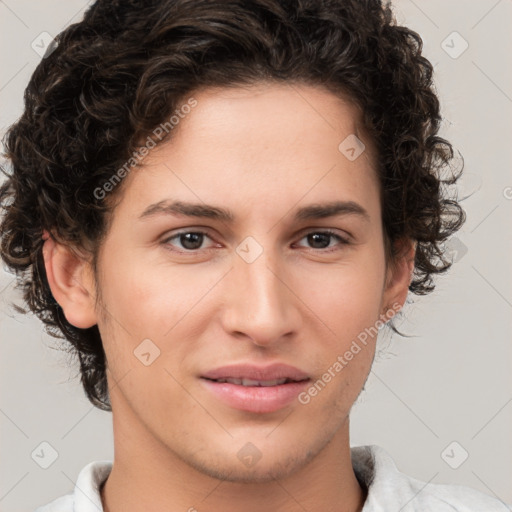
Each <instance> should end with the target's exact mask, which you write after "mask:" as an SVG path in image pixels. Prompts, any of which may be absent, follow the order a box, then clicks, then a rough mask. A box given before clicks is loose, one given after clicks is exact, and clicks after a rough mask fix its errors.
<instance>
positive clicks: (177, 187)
mask: <svg viewBox="0 0 512 512" xmlns="http://www.w3.org/2000/svg"><path fill="white" fill-rule="evenodd" d="M190 98H193V99H194V100H195V102H196V106H195V107H194V108H193V109H188V112H189V113H187V114H186V115H183V116H182V117H180V120H179V124H178V125H177V126H176V127H175V128H174V131H173V133H172V134H171V138H170V139H167V140H165V141H164V142H162V143H160V144H159V145H157V146H156V147H155V148H154V149H152V150H151V152H150V154H149V155H148V156H147V157H146V158H145V159H144V161H143V165H142V166H141V167H140V168H137V169H136V170H135V171H133V172H132V173H130V175H129V176H128V177H127V178H125V179H126V180H127V181H128V182H129V183H126V184H125V186H126V187H125V193H126V195H127V196H128V197H127V198H128V200H129V203H130V204H131V205H133V206H134V207H136V208H138V209H139V210H140V211H142V210H141V208H142V209H144V208H145V207H147V205H148V204H150V202H151V203H154V202H156V201H157V200H158V199H160V200H164V199H166V198H167V197H171V196H172V197H177V196H178V197H179V198H180V199H183V200H193V201H194V202H200V201H204V202H206V203H209V204H219V203H229V204H230V205H232V206H233V209H234V210H235V209H236V204H237V203H238V204H239V205H240V206H244V205H248V204H251V205H253V206H256V205H258V206H264V205H267V206H268V207H270V208H274V209H275V206H276V201H278V202H282V203H283V204H285V203H287V202H290V203H297V201H299V200H300V198H301V197H305V196H307V198H306V197H305V199H308V200H309V202H318V201H319V200H323V199H325V200H332V201H334V200H337V199H342V200H343V199H344V200H351V199H352V197H350V196H354V195H355V196H357V195H361V193H362V192H364V191H365V190H367V189H368V188H369V187H373V188H378V184H377V182H376V174H375V171H374V161H375V159H374V153H373V147H372V143H371V141H370V140H369V139H368V138H367V137H366V136H365V135H364V132H362V130H361V126H360V124H359V118H360V112H359V110H358V107H357V106H356V105H355V104H353V103H351V102H349V101H347V100H346V98H341V97H340V96H338V95H334V94H333V93H331V92H329V91H327V90H325V89H324V88H321V87H315V86H307V85H298V84H274V83H263V84H258V85H251V86H243V87H230V88H207V89H203V90H199V91H195V92H193V93H191V94H190V96H187V97H185V98H184V99H183V102H184V103H186V102H187V101H188V100H190ZM347 141H348V142H347ZM355 141H359V142H361V143H362V144H364V151H362V152H361V153H360V154H359V155H357V154H356V158H352V157H353V153H352V154H350V153H346V150H347V149H349V150H350V149H351V147H350V146H353V148H352V149H355V151H357V153H359V152H360V150H361V148H360V147H358V146H357V142H355ZM327 196H329V197H327ZM343 196H346V197H343ZM123 202H125V200H124V199H123V201H122V203H123Z"/></svg>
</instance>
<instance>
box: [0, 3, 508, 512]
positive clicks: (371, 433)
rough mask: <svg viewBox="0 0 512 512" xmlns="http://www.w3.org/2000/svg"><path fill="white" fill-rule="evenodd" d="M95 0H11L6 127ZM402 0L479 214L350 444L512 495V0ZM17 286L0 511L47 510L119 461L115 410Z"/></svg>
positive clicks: (437, 478) (11, 295)
mask: <svg viewBox="0 0 512 512" xmlns="http://www.w3.org/2000/svg"><path fill="white" fill-rule="evenodd" d="M86 5H87V4H85V3H84V2H83V1H82V0H66V1H57V0H51V1H50V0H46V1H44V2H36V1H16V0H4V1H2V0H0V19H1V26H0V28H1V30H0V38H1V44H0V48H1V57H2V63H1V66H0V69H1V75H0V102H1V103H0V105H1V109H0V130H1V135H3V134H4V133H5V130H6V129H7V127H8V125H9V124H10V123H12V122H13V121H15V119H16V118H17V117H18V116H19V115H20V113H21V111H22V95H23V90H24V88H25V86H26V84H27V82H28V80H29V77H30V75H31V73H32V72H33V70H34V68H35V66H36V65H37V63H38V62H39V60H40V56H39V55H38V54H37V53H36V51H34V50H33V48H32V47H31V44H32V41H34V40H36V42H37V41H38V40H40V38H39V39H38V37H39V34H41V32H48V33H50V34H51V35H56V34H57V33H58V32H59V31H60V30H62V29H63V28H64V27H65V26H67V25H69V24H70V23H72V22H76V21H78V20H79V19H80V18H81V15H82V13H83V9H84V8H85V7H86ZM394 5H395V12H396V15H397V18H398V21H399V22H400V23H404V24H406V25H408V26H410V27H411V28H412V29H414V30H416V31H417V32H418V33H419V34H420V35H421V36H422V38H423V40H424V53H425V55H426V56H427V58H429V59H430V60H431V61H432V63H433V64H434V65H435V70H436V73H437V75H436V85H437V88H438V90H439V94H440V97H441V102H442V107H443V112H444V123H443V129H442V132H441V135H443V136H445V137H446V138H448V140H450V141H451V142H452V143H453V144H454V146H455V147H456V148H457V149H458V150H459V151H460V152H461V153H462V155H463V156H464V161H465V172H466V174H465V177H464V180H463V182H462V184H461V194H462V195H463V196H468V195H469V197H468V198H467V199H466V200H464V201H463V203H462V204H463V206H464V207H465V209H466V211H467V222H466V224H465V226H464V228H463V230H462V231H461V232H460V233H459V234H458V235H457V238H456V239H453V240H452V241H451V242H450V244H451V245H450V246H451V248H452V250H453V255H454V258H455V260H456V264H455V266H454V267H453V269H452V270H451V272H450V273H448V274H447V275H445V276H444V277H441V278H440V279H438V281H437V283H438V285H437V289H436V291H435V292H434V294H433V295H431V296H428V297H419V298H417V297H412V299H413V302H412V303H411V304H409V305H407V306H406V309H405V315H406V317H407V318H406V319H404V320H403V321H402V323H401V324H399V325H400V326H401V329H402V330H403V331H405V332H407V333H410V334H415V335H416V336H415V337H413V338H408V339H407V338H400V337H398V336H396V335H395V336H393V337H390V336H389V334H387V335H386V334H385V333H383V334H385V335H384V336H383V339H381V340H380V342H379V343H380V347H381V350H380V351H379V353H378V357H377V360H376V363H375V365H374V367H373V369H372V374H371V375H370V378H369V380H368V382H367V386H366V391H364V392H363V393H362V394H361V396H360V398H359V399H358V402H357V403H356V405H355V406H354V408H353V411H352V421H351V436H352V437H351V439H352V441H351V444H352V445H360V444H377V445H380V446H382V447H384V448H385V449H386V450H388V451H389V453H391V455H392V456H393V458H394V460H395V462H396V464H397V466H398V468H399V469H400V470H401V471H403V472H404V473H406V474H408V475H411V476H414V477H416V478H418V479H420V480H423V481H425V482H432V483H452V484H464V485H468V486H471V487H474V488H476V489H479V490H481V491H483V492H485V493H487V494H491V495H496V496H497V497H499V498H500V499H502V500H504V501H505V502H508V503H512V486H511V485H510V483H511V481H512V439H511V432H512V429H511V427H512V403H511V402H512V385H511V383H512V372H511V367H512V345H511V343H510V332H511V327H512V325H511V319H512V316H511V308H512V286H511V284H512V283H511V281H512V279H511V274H512V272H511V269H510V268H511V267H510V260H511V258H510V256H511V254H512V251H511V249H512V248H511V245H512V237H511V230H512V215H511V213H512V212H511V210H512V176H511V173H510V164H511V151H510V145H511V144H510V135H511V133H512V130H511V123H512V80H511V75H512V67H511V59H510V58H509V56H510V51H511V48H512V45H511V38H512V35H511V34H512V30H511V26H510V25H511V24H510V20H511V19H512V2H511V1H510V0H499V1H497V0H478V1H471V2H468V1H467V0H466V1H465V0H451V1H450V2H446V1H445V0H428V1H422V2H420V0H415V1H412V0H398V1H396V2H395V3H394ZM454 31H456V32H458V33H459V34H460V36H461V37H462V38H463V39H464V40H465V41H467V43H468V44H469V47H468V48H467V50H466V51H464V52H463V53H462V54H461V55H458V56H457V54H458V53H460V51H461V50H462V49H463V44H464V42H463V40H462V39H460V37H459V36H457V35H453V34H452V32H454ZM443 41H445V42H444V43H443ZM445 50H446V51H445ZM450 54H451V55H450ZM454 57H457V58H454ZM13 284H14V281H13V276H11V275H10V274H8V273H6V272H5V271H3V270H0V291H1V297H0V305H1V311H0V333H1V344H0V347H1V351H2V356H1V358H0V364H1V372H0V373H1V401H0V413H1V414H0V428H1V433H2V436H1V456H0V460H1V468H0V510H1V511H2V512H6V511H10V512H18V511H29V510H33V509H34V508H35V507H37V506H38V505H41V504H43V503H47V502H48V501H50V500H52V499H54V498H55V497H57V496H60V495H62V494H65V493H68V492H71V490H72V489H73V486H74V482H75V480H76V476H77V474H78V472H79V471H80V469H81V468H82V467H83V466H84V465H85V464H87V463H88V462H90V461H92V460H100V459H112V458H113V440H112V424H111V414H110V413H106V412H102V411H100V410H97V409H95V408H94V407H93V406H92V405H91V404H90V403H89V402H88V401H87V400H86V398H85V395H84V394H83V391H82V388H81V386H80V383H79V379H78V378H77V375H78V366H75V367H71V368H68V367H66V355H65V354H64V353H61V352H59V351H57V350H54V349H52V348H51V347H52V345H55V343H56V341H55V340H54V339H53V338H51V337H49V336H48V335H46V334H45V333H44V332H43V329H42V324H41V323H40V322H39V321H38V320H37V318H35V317H32V316H22V315H18V314H16V313H15V312H13V311H12V310H11V309H10V308H9V307H8V305H7V304H8V302H9V301H11V300H13V299H16V298H17V297H19V292H17V291H16V290H14V288H13ZM42 442H47V443H49V444H50V445H51V446H52V447H53V448H54V449H55V450H56V452H57V454H58V456H57V458H56V460H55V461H54V462H53V463H52V464H51V465H50V466H49V467H48V468H47V469H43V468H41V467H40V466H39V465H38V464H37V463H36V462H35V461H34V459H33V458H32V453H33V452H34V451H38V452H40V450H41V447H40V444H41V443H42ZM453 442H456V443H457V444H452V443H453ZM447 447H448V449H447V450H446V451H445V449H446V448H447ZM36 449H37V450H36ZM466 452H467V454H468V458H467V460H465V461H464V462H463V463H462V464H461V461H462V460H463V458H464V456H465V453H466ZM45 453H47V454H48V453H50V450H48V449H46V450H45ZM443 454H444V455H443ZM35 458H36V459H37V457H35ZM448 462H449V463H450V464H451V465H452V466H457V465H459V464H460V465H459V466H458V467H457V468H456V469H454V468H452V467H451V466H450V465H449V464H448Z"/></svg>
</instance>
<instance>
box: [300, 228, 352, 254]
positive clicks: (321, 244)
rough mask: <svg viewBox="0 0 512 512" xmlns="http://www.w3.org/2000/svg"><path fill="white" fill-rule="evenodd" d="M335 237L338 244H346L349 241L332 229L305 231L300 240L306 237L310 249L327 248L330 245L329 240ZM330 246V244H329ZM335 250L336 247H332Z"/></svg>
mask: <svg viewBox="0 0 512 512" xmlns="http://www.w3.org/2000/svg"><path fill="white" fill-rule="evenodd" d="M333 238H334V239H336V240H337V241H338V245H346V244H348V243H349V241H348V240H347V239H346V238H343V237H342V236H340V235H338V234H337V233H335V232H334V231H329V230H327V231H311V232H309V233H307V234H306V235H305V236H304V237H302V239H301V240H303V239H307V241H308V244H310V246H311V247H310V248H311V249H318V250H322V249H327V248H329V246H330V243H331V240H332V239H333ZM331 247H332V246H331ZM333 249H334V250H336V247H335V246H334V248H333Z"/></svg>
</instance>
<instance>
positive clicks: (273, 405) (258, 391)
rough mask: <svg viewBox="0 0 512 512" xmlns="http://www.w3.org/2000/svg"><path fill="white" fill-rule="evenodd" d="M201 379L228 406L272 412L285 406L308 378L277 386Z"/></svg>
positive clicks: (295, 395) (300, 389)
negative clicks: (244, 384) (246, 384)
mask: <svg viewBox="0 0 512 512" xmlns="http://www.w3.org/2000/svg"><path fill="white" fill-rule="evenodd" d="M201 380H202V382H203V384H204V385H205V386H206V388H207V389H208V390H210V391H211V392H212V393H213V394H214V395H215V396H216V397H217V398H219V399H220V400H222V401H223V402H225V403H226V404H228V405H229V406H230V407H233V408H235V409H239V410H241V411H247V412H256V413H267V412H274V411H278V410H279V409H282V408H283V407H286V406H287V405H289V404H291V403H292V402H293V401H294V400H295V399H296V398H297V396H298V395H299V393H300V392H301V391H303V390H304V388H305V387H306V386H307V385H308V384H309V380H305V381H301V382H290V383H288V384H280V385H277V386H242V385H239V384H231V383H229V382H215V381H213V380H208V379H205V378H202V379H201Z"/></svg>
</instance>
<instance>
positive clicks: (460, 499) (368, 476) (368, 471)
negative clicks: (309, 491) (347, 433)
mask: <svg viewBox="0 0 512 512" xmlns="http://www.w3.org/2000/svg"><path fill="white" fill-rule="evenodd" d="M351 455H352V465H353V467H354V472H355V473H356V476H357V478H358V480H359V481H360V482H361V483H362V484H364V485H365V486H366V487H367V489H368V496H367V498H366V501H365V504H364V507H363V510H362V512H377V511H379V512H380V511H385V510H395V509H397V510H402V509H403V510H404V512H409V511H418V512H419V511H428V510H435V511H436V512H445V511H446V512H453V511H456V512H476V511H478V512H480V511H484V510H485V512H510V511H511V510H512V508H511V507H510V506H508V505H507V504H505V503H504V502H502V501H501V500H499V499H497V498H494V497H492V496H488V495H487V494H484V493H482V492H480V491H477V490H476V489H472V488H470V487H465V486H462V485H445V484H435V483H431V482H423V481H421V480H417V479H415V478H412V477H410V476H407V475H405V474H404V473H401V472H400V471H399V470H398V468H397V467H396V465H395V463H394V461H393V459H392V458H391V456H390V455H389V454H388V453H387V452H386V451H385V450H384V449H383V448H381V447H379V446H376V445H370V446H357V447H352V448H351Z"/></svg>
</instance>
